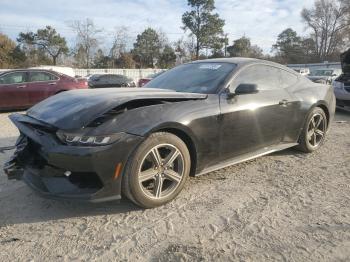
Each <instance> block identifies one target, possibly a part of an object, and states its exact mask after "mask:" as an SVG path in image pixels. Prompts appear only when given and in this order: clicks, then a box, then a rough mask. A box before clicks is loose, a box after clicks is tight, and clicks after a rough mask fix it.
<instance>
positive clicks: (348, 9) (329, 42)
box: [301, 0, 350, 62]
mask: <svg viewBox="0 0 350 262" xmlns="http://www.w3.org/2000/svg"><path fill="white" fill-rule="evenodd" d="M301 16H302V19H303V21H304V22H305V24H306V25H307V26H308V27H309V28H310V29H311V30H312V34H311V37H312V39H313V40H314V44H315V52H316V56H317V57H318V59H319V61H320V62H321V61H324V60H328V59H330V58H333V57H334V56H335V54H336V53H339V51H340V50H341V49H342V47H343V46H344V40H345V39H346V34H348V33H349V30H350V4H349V0H316V1H315V5H314V7H312V8H310V9H306V8H304V9H303V10H302V12H301ZM336 56H337V55H336Z"/></svg>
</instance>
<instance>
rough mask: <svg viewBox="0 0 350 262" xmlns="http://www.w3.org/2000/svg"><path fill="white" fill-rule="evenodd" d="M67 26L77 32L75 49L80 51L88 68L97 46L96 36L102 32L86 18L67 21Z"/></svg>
mask: <svg viewBox="0 0 350 262" xmlns="http://www.w3.org/2000/svg"><path fill="white" fill-rule="evenodd" d="M69 26H70V27H71V28H72V29H73V30H74V32H75V33H76V34H77V44H76V48H75V49H76V50H77V51H79V52H80V56H81V55H83V58H84V59H83V60H84V63H85V66H86V68H89V67H90V65H91V63H92V60H93V57H94V54H95V51H96V50H97V48H98V44H99V41H98V36H99V34H100V33H101V32H102V29H99V28H97V27H96V26H95V24H94V21H93V20H91V19H89V18H87V19H86V20H85V21H79V20H76V21H73V22H70V23H69Z"/></svg>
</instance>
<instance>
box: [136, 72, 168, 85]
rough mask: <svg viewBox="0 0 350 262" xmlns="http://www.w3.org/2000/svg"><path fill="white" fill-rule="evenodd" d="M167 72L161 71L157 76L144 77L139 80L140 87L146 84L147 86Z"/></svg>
mask: <svg viewBox="0 0 350 262" xmlns="http://www.w3.org/2000/svg"><path fill="white" fill-rule="evenodd" d="M164 72H165V71H161V72H158V73H155V74H150V75H148V76H147V77H143V78H141V79H140V80H139V83H138V84H139V85H138V86H139V87H143V86H144V85H145V84H147V83H148V82H149V81H151V80H152V79H154V78H156V77H157V76H160V75H161V74H163V73H164Z"/></svg>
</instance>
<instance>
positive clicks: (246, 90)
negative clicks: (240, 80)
mask: <svg viewBox="0 0 350 262" xmlns="http://www.w3.org/2000/svg"><path fill="white" fill-rule="evenodd" d="M258 92H259V90H258V86H257V85H256V84H240V85H239V86H237V88H236V90H235V94H236V95H247V94H256V93H258Z"/></svg>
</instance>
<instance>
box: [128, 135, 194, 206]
mask: <svg viewBox="0 0 350 262" xmlns="http://www.w3.org/2000/svg"><path fill="white" fill-rule="evenodd" d="M190 168H191V158H190V153H189V151H188V148H187V146H186V144H185V143H184V142H183V141H182V140H181V139H180V138H179V137H177V136H175V135H173V134H170V133H166V132H158V133H154V134H152V135H150V136H149V137H148V138H147V139H146V140H145V141H144V142H143V143H142V144H141V145H140V146H139V147H138V148H137V149H136V151H135V152H134V153H133V155H132V156H131V157H130V159H129V161H128V163H127V166H126V169H125V172H124V177H123V182H122V183H123V184H122V186H123V193H124V195H125V196H126V197H127V198H129V199H130V200H131V201H133V202H134V203H135V204H136V205H138V206H141V207H143V208H153V207H157V206H160V205H164V204H166V203H168V202H169V201H171V200H173V199H174V198H175V197H176V196H177V195H178V194H179V193H180V191H181V190H182V188H183V187H184V185H185V183H186V181H187V179H188V177H189V173H190Z"/></svg>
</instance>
